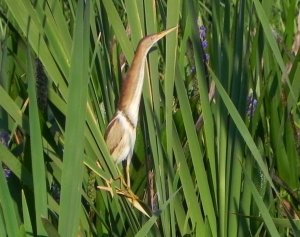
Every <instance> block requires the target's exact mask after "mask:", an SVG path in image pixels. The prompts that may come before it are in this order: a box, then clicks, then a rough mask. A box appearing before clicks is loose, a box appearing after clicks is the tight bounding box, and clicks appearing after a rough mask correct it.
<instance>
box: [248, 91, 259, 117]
mask: <svg viewBox="0 0 300 237" xmlns="http://www.w3.org/2000/svg"><path fill="white" fill-rule="evenodd" d="M256 106H257V100H256V99H255V98H254V97H253V94H250V95H249V96H248V97H247V111H246V113H247V115H248V116H249V117H252V116H253V114H254V112H255V110H256Z"/></svg>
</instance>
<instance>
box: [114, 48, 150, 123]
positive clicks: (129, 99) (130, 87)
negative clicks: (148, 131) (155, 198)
mask: <svg viewBox="0 0 300 237" xmlns="http://www.w3.org/2000/svg"><path fill="white" fill-rule="evenodd" d="M145 63H146V56H145V53H144V52H142V50H141V49H139V48H138V50H137V52H136V55H135V57H134V60H133V62H132V64H131V67H130V69H129V71H128V72H127V75H126V77H125V79H124V80H123V84H122V89H121V96H120V100H119V104H118V109H119V110H120V111H123V112H125V113H126V114H127V115H128V116H129V118H130V119H131V120H132V123H133V124H134V125H135V126H136V125H137V121H138V112H139V105H140V101H141V95H142V90H143V83H144V73H145Z"/></svg>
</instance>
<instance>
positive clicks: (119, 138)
mask: <svg viewBox="0 0 300 237" xmlns="http://www.w3.org/2000/svg"><path fill="white" fill-rule="evenodd" d="M175 29H177V26H176V27H173V28H170V29H168V30H164V31H161V32H159V33H156V34H151V35H148V36H145V37H144V38H142V39H141V40H140V42H139V44H138V46H137V49H136V52H135V55H134V58H133V61H132V63H131V66H130V67H129V69H128V72H127V74H126V76H125V78H124V80H123V83H122V86H121V94H120V97H119V101H118V106H117V110H116V112H115V114H114V116H113V117H112V119H111V121H110V122H109V124H108V126H107V128H106V131H105V134H104V139H105V142H106V145H107V147H108V150H109V153H110V155H111V157H112V159H113V161H114V162H115V163H116V164H118V163H120V162H122V161H124V160H126V170H125V171H126V183H127V187H128V188H130V175H129V166H130V163H131V159H132V155H133V149H134V145H135V139H136V126H137V123H138V113H139V106H140V101H141V95H142V89H143V84H144V73H145V64H146V58H147V54H148V52H149V50H150V49H151V48H152V46H153V45H154V44H155V43H156V42H157V41H159V40H160V39H161V38H163V37H164V36H166V35H167V34H169V33H170V32H172V31H174V30H175Z"/></svg>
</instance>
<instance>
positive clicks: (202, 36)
mask: <svg viewBox="0 0 300 237" xmlns="http://www.w3.org/2000/svg"><path fill="white" fill-rule="evenodd" d="M199 32H200V38H201V40H204V39H205V37H206V28H205V26H204V25H202V26H200V27H199Z"/></svg>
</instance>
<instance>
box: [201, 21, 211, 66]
mask: <svg viewBox="0 0 300 237" xmlns="http://www.w3.org/2000/svg"><path fill="white" fill-rule="evenodd" d="M199 37H200V39H201V45H202V49H203V50H206V49H207V48H208V42H207V39H206V28H205V26H204V25H201V26H200V27H199ZM204 53H205V55H204V56H203V61H204V62H205V63H207V62H208V60H209V54H208V53H206V52H204Z"/></svg>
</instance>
